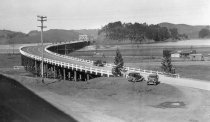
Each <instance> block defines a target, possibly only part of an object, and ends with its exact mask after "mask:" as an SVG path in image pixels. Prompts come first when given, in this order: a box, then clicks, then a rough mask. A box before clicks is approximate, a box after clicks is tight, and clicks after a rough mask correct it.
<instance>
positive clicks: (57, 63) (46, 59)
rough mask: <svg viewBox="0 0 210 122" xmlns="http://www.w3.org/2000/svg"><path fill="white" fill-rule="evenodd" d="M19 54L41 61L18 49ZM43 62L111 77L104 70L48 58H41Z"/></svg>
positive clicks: (39, 58) (110, 73)
mask: <svg viewBox="0 0 210 122" xmlns="http://www.w3.org/2000/svg"><path fill="white" fill-rule="evenodd" d="M20 53H21V54H22V55H24V56H27V57H30V58H32V59H35V60H38V61H41V60H42V57H40V56H36V55H32V54H30V53H27V52H25V51H23V50H22V49H20ZM43 61H44V62H46V63H51V64H54V65H58V66H61V67H66V68H75V69H76V70H84V71H86V72H87V71H90V72H91V73H92V72H94V73H96V74H97V73H100V74H101V76H103V75H104V74H106V75H107V76H108V77H109V76H111V75H112V72H111V71H109V70H104V69H99V68H94V67H87V66H80V65H77V64H73V63H66V62H61V61H56V60H52V59H48V58H43Z"/></svg>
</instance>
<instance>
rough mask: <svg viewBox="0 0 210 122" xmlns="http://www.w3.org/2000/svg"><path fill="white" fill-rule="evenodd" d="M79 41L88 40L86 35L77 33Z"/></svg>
mask: <svg viewBox="0 0 210 122" xmlns="http://www.w3.org/2000/svg"><path fill="white" fill-rule="evenodd" d="M79 41H88V35H85V34H84V35H79Z"/></svg>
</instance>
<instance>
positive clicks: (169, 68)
mask: <svg viewBox="0 0 210 122" xmlns="http://www.w3.org/2000/svg"><path fill="white" fill-rule="evenodd" d="M161 69H162V70H163V71H164V72H167V73H175V71H174V70H173V69H174V68H173V65H172V63H171V55H170V52H169V51H167V50H165V51H164V52H163V59H162V62H161Z"/></svg>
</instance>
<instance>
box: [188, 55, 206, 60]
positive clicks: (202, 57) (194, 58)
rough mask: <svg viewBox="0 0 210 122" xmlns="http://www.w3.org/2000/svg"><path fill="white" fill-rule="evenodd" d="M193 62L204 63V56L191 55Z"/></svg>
mask: <svg viewBox="0 0 210 122" xmlns="http://www.w3.org/2000/svg"><path fill="white" fill-rule="evenodd" d="M189 57H190V60H191V61H204V56H203V55H202V54H190V55H189Z"/></svg>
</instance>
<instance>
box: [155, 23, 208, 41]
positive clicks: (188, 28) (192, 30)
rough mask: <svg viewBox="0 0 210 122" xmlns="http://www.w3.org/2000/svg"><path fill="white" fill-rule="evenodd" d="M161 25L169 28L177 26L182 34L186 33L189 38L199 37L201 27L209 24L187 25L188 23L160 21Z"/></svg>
mask: <svg viewBox="0 0 210 122" xmlns="http://www.w3.org/2000/svg"><path fill="white" fill-rule="evenodd" d="M158 25H159V26H161V27H167V28H169V29H170V28H177V29H178V32H179V33H180V34H186V35H188V37H189V38H198V33H199V31H200V30H201V29H203V28H206V27H208V26H207V25H197V26H192V25H187V24H172V23H167V22H164V23H160V24H158Z"/></svg>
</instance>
